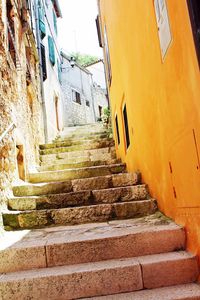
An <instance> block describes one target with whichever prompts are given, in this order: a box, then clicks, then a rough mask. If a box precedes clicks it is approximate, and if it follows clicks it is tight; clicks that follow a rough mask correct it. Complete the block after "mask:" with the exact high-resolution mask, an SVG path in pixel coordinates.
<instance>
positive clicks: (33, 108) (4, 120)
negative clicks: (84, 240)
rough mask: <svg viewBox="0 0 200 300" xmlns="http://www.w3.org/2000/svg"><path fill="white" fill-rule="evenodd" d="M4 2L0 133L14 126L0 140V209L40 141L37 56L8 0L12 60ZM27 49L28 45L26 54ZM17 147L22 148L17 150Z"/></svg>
mask: <svg viewBox="0 0 200 300" xmlns="http://www.w3.org/2000/svg"><path fill="white" fill-rule="evenodd" d="M6 2H7V3H8V1H6V0H2V1H0V136H1V135H2V134H3V132H4V131H5V130H6V129H7V128H8V126H9V125H10V124H11V123H12V122H14V123H15V126H16V128H15V129H11V130H10V131H9V133H8V134H7V135H6V136H5V137H4V138H3V140H1V141H0V211H2V209H5V207H6V199H7V197H9V195H11V193H12V190H11V188H12V184H13V182H14V181H15V180H19V170H18V165H20V164H22V165H23V166H24V172H25V178H24V179H25V180H26V178H27V177H28V173H29V171H30V170H31V169H32V168H33V167H34V166H35V165H37V164H38V162H39V157H38V145H39V143H41V142H43V141H44V139H43V122H42V110H41V96H40V77H39V69H38V61H37V57H36V56H35V54H34V53H33V48H34V46H35V45H33V44H29V43H31V42H30V40H29V41H28V34H27V31H26V32H24V29H23V28H22V20H21V18H22V17H21V16H19V12H17V8H16V7H15V4H14V2H11V5H12V7H11V8H12V13H13V26H14V28H15V35H14V41H15V54H16V62H17V63H16V64H15V63H14V61H15V60H13V57H12V56H11V51H9V40H8V38H9V37H8V28H7V9H8V7H7V8H6ZM15 2H16V1H15ZM19 11H20V9H19ZM29 33H30V32H29ZM28 49H31V51H30V55H29V57H28V56H27V50H28ZM27 63H29V70H28V68H27ZM17 146H18V148H17ZM19 147H21V148H20V149H21V150H22V149H23V151H21V150H20V151H21V152H20V153H19ZM17 156H18V159H17Z"/></svg>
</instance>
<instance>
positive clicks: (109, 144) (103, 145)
mask: <svg viewBox="0 0 200 300" xmlns="http://www.w3.org/2000/svg"><path fill="white" fill-rule="evenodd" d="M112 146H114V141H113V140H111V141H109V140H107V139H106V140H104V141H99V142H94V141H91V142H89V143H83V144H79V145H72V146H68V147H57V148H50V149H44V150H40V151H39V152H40V155H48V154H57V153H66V152H73V151H81V150H91V149H101V148H107V147H112Z"/></svg>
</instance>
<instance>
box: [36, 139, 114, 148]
mask: <svg viewBox="0 0 200 300" xmlns="http://www.w3.org/2000/svg"><path fill="white" fill-rule="evenodd" d="M109 142H110V143H113V139H109V138H99V139H98V138H93V139H88V140H83V139H77V140H72V139H71V140H70V139H66V140H65V141H62V142H56V141H55V142H54V143H51V144H42V145H40V146H39V148H40V150H50V149H56V148H63V147H70V146H80V145H84V144H85V145H92V146H93V144H97V146H98V145H99V144H100V143H108V144H109ZM102 148H103V147H102Z"/></svg>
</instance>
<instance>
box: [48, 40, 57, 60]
mask: <svg viewBox="0 0 200 300" xmlns="http://www.w3.org/2000/svg"><path fill="white" fill-rule="evenodd" d="M48 45H49V60H50V62H51V64H52V65H53V66H54V65H55V63H56V58H55V49H54V40H53V38H52V37H51V36H50V35H49V36H48Z"/></svg>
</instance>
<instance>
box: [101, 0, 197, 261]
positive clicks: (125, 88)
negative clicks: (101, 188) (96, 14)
mask: <svg viewBox="0 0 200 300" xmlns="http://www.w3.org/2000/svg"><path fill="white" fill-rule="evenodd" d="M166 3H167V7H168V14H169V21H170V26H171V33H172V38H173V40H172V43H171V45H170V47H169V49H168V52H167V55H166V57H165V60H164V62H162V59H161V52H160V44H159V38H158V31H157V23H156V16H155V11H154V4H153V0H123V1H122V0H99V8H100V14H101V19H102V28H104V25H105V24H106V26H107V35H108V41H109V48H110V56H111V65H112V83H111V86H110V99H111V107H112V115H113V120H114V116H115V113H117V115H118V120H119V130H120V137H121V144H120V146H119V147H117V153H118V156H119V157H121V158H122V160H123V161H124V162H126V163H127V167H128V170H129V171H135V170H140V171H141V173H142V177H143V181H144V182H146V183H147V184H148V185H149V187H150V192H151V195H152V196H153V197H155V198H156V199H157V200H158V204H159V208H160V209H161V211H163V212H164V213H165V214H167V215H168V216H169V217H172V218H173V219H174V220H175V221H176V222H178V223H179V224H182V225H185V226H186V230H187V233H188V249H189V250H191V251H193V252H194V253H198V255H199V256H200V164H199V161H198V154H199V155H200V72H199V66H198V61H197V56H196V51H195V46H194V41H193V34H192V28H191V24H190V18H189V12H188V7H187V2H186V0H166ZM123 99H124V100H125V102H126V105H127V111H128V120H129V132H130V139H131V145H130V147H129V148H128V151H127V153H126V151H125V145H124V140H123V138H122V137H123V135H124V133H123V126H122V117H121V106H122V102H123V101H124V100H123ZM115 137H116V133H115ZM195 139H196V141H195ZM169 164H171V169H172V173H171V172H170V166H169ZM173 187H174V188H175V191H176V197H175V195H174V190H173ZM198 249H199V250H198Z"/></svg>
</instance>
